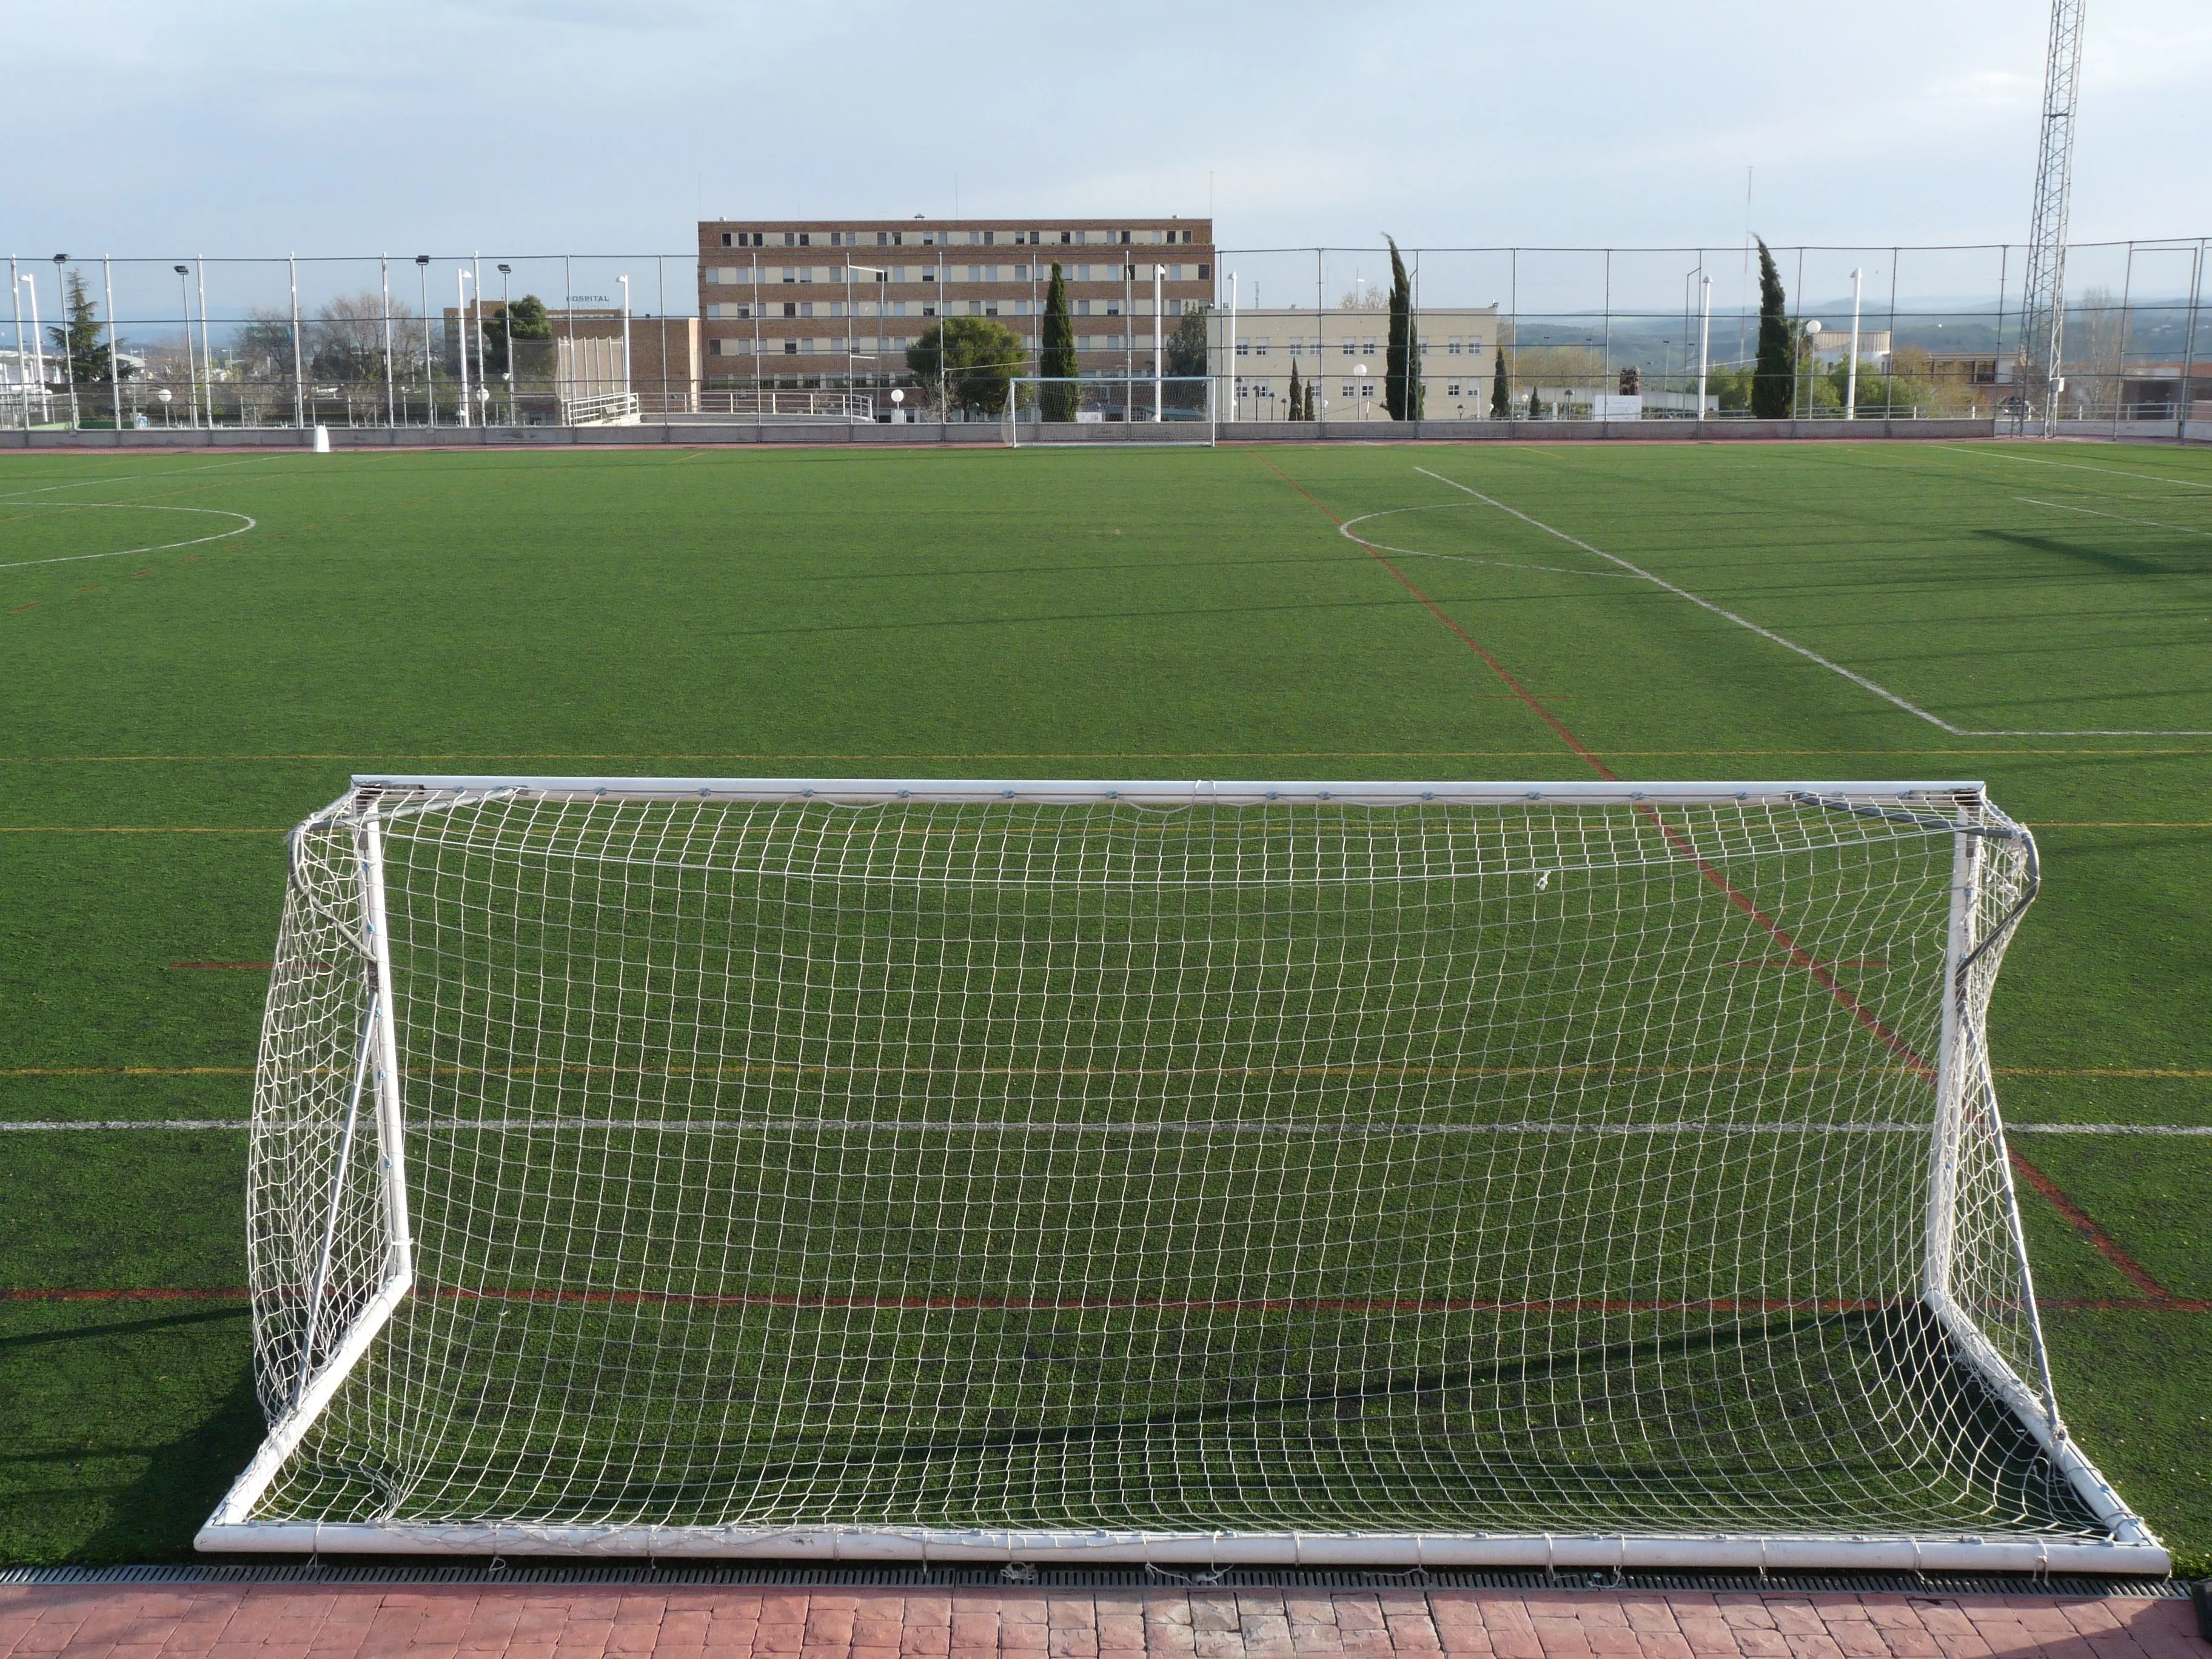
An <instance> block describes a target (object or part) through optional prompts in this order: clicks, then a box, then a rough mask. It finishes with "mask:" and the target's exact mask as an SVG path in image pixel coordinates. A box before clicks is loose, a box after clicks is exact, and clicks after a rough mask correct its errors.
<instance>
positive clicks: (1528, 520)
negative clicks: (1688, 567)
mask: <svg viewBox="0 0 2212 1659" xmlns="http://www.w3.org/2000/svg"><path fill="white" fill-rule="evenodd" d="M1413 471H1416V472H1419V473H1421V474H1423V475H1424V476H1425V477H1431V478H1434V479H1435V480H1436V481H1437V483H1440V484H1448V485H1449V486H1450V487H1451V488H1452V489H1457V490H1461V491H1463V492H1464V493H1466V494H1467V495H1472V496H1474V499H1475V500H1477V501H1480V502H1482V503H1483V504H1484V505H1485V506H1487V507H1496V508H1497V509H1498V511H1499V512H1501V513H1510V514H1511V515H1512V516H1513V517H1514V518H1516V519H1518V520H1521V522H1522V523H1523V524H1525V525H1529V526H1533V527H1534V528H1535V529H1538V530H1541V531H1542V532H1544V533H1545V534H1546V535H1547V536H1556V537H1558V538H1559V539H1560V540H1561V541H1563V542H1565V543H1566V544H1568V545H1569V546H1571V547H1579V548H1580V549H1582V550H1583V552H1585V553H1589V554H1592V555H1594V556H1596V557H1598V558H1601V559H1603V560H1605V561H1606V562H1607V563H1609V564H1616V565H1619V566H1620V568H1622V569H1623V570H1626V571H1627V572H1629V573H1630V574H1632V575H1637V576H1641V577H1642V578H1643V579H1644V580H1645V581H1647V582H1650V584H1651V585H1652V586H1654V587H1658V588H1663V589H1665V590H1666V591H1667V592H1669V593H1672V594H1674V596H1675V597H1676V598H1677V599H1687V600H1688V601H1689V602H1690V603H1691V604H1692V605H1696V606H1698V607H1699V609H1700V610H1704V611H1711V612H1712V613H1713V615H1715V616H1716V617H1723V618H1724V619H1726V620H1727V621H1729V622H1732V623H1735V625H1736V626H1737V627H1738V628H1742V629H1748V630H1749V631H1750V632H1752V633H1753V634H1756V635H1759V638H1761V639H1763V640H1770V641H1772V642H1773V643H1775V644H1776V645H1778V646H1780V647H1782V648H1783V649H1784V650H1785V651H1794V652H1796V653H1797V654H1798V655H1799V656H1801V657H1802V658H1804V659H1806V660H1807V661H1808V662H1814V663H1818V664H1819V665H1820V666H1821V667H1823V668H1825V669H1826V670H1827V671H1829V672H1830V673H1832V674H1839V675H1841V676H1842V677H1843V678H1845V679H1847V680H1849V681H1850V683H1851V684H1854V685H1856V686H1859V687H1861V688H1862V689H1863V690H1868V691H1871V692H1873V693H1874V695H1875V696H1877V697H1880V698H1881V700H1882V701H1883V702H1887V703H1890V704H1893V706H1895V707H1896V708H1901V709H1903V710H1904V711H1905V713H1906V714H1912V715H1915V716H1917V718H1919V719H1921V720H1926V721H1927V722H1928V724H1929V725H1930V726H1935V727H1936V729H1937V730H1939V731H1942V732H1948V733H1949V734H1950V735H1951V736H1952V737H1954V738H2212V727H2178V728H2161V727H2102V726H2099V727H2090V728H2087V729H2082V730H2067V731H2045V730H2038V729H2029V728H2024V727H2023V728H2018V729H2012V728H2002V727H1982V726H1954V725H1953V724H1952V723H1951V722H1950V721H1949V720H1945V719H1944V718H1943V717H1942V715H1940V714H1929V712H1928V711H1927V710H1926V709H1925V708H1922V707H1920V705H1919V704H1918V703H1916V702H1906V701H1905V699H1904V698H1903V697H1900V696H1898V695H1897V693H1896V692H1894V691H1892V690H1890V689H1889V688H1888V687H1887V686H1885V685H1881V684H1877V683H1876V682H1875V681H1873V680H1870V679H1869V678H1867V677H1866V676H1865V675H1863V674H1861V673H1857V672H1856V671H1853V670H1851V669H1849V668H1846V667H1844V665H1842V664H1841V663H1839V662H1834V661H1832V660H1830V659H1828V658H1826V657H1824V656H1822V655H1821V654H1820V653H1819V652H1817V651H1814V650H1813V649H1811V648H1810V647H1807V646H1802V645H1800V644H1798V643H1797V641H1795V640H1793V639H1789V638H1787V637H1785V636H1784V635H1780V634H1778V633H1776V632H1775V631H1774V630H1773V629H1771V628H1762V627H1760V626H1759V624H1758V623H1755V622H1753V621H1752V620H1751V619H1750V618H1749V617H1740V616H1738V615H1737V614H1736V613H1735V611H1730V610H1728V609H1726V608H1725V607H1723V606H1721V605H1715V604H1714V603H1713V602H1712V601H1711V599H1705V598H1703V597H1702V596H1700V595H1699V594H1696V593H1692V592H1690V590H1689V589H1688V588H1686V587H1679V586H1676V585H1675V584H1674V583H1673V582H1670V581H1668V580H1666V579H1665V578H1664V577H1662V576H1655V575H1653V574H1651V572H1650V571H1649V570H1646V569H1644V567H1643V566H1641V565H1638V564H1632V563H1631V562H1629V561H1627V560H1626V559H1624V558H1622V557H1621V556H1620V555H1619V554H1617V553H1608V552H1607V551H1606V550H1604V549H1603V548H1601V547H1595V546H1592V545H1591V544H1589V543H1588V542H1586V541H1584V540H1583V538H1581V537H1579V536H1571V535H1569V534H1568V533H1567V532H1565V531H1564V530H1561V529H1559V527H1558V526H1555V525H1548V524H1546V523H1545V522H1544V521H1543V520H1541V519H1537V518H1532V517H1530V516H1529V515H1528V513H1523V512H1522V510H1521V509H1520V508H1519V507H1508V506H1507V505H1506V504H1505V503H1504V501H1499V500H1498V498H1497V497H1496V496H1494V495H1484V494H1483V493H1482V491H1480V489H1475V488H1474V486H1473V485H1471V484H1463V483H1460V482H1459V480H1458V479H1456V478H1447V477H1444V475H1443V473H1441V472H1431V471H1429V469H1428V468H1427V467H1425V466H1417V467H1415V468H1414V469H1413ZM1343 533H1344V534H1345V535H1346V537H1348V538H1350V539H1352V541H1355V542H1359V543H1360V544H1361V545H1363V546H1364V545H1366V542H1365V541H1364V538H1361V537H1358V536H1354V535H1352V526H1351V525H1349V524H1347V525H1346V526H1344V532H1343ZM1590 574H1597V573H1596V572H1594V571H1593V572H1591V573H1590Z"/></svg>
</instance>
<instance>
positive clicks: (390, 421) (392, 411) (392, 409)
mask: <svg viewBox="0 0 2212 1659" xmlns="http://www.w3.org/2000/svg"><path fill="white" fill-rule="evenodd" d="M376 283H377V287H378V288H379V289H380V290H381V291H382V293H383V295H384V423H385V425H386V426H398V424H399V411H398V407H397V406H396V404H394V401H393V398H392V256H391V255H390V254H388V253H380V254H378V255H377V256H376Z"/></svg>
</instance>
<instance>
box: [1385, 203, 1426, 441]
mask: <svg viewBox="0 0 2212 1659" xmlns="http://www.w3.org/2000/svg"><path fill="white" fill-rule="evenodd" d="M1383 240H1384V241H1386V242H1388V243H1389V244H1390V349H1389V353H1388V354H1387V355H1386V356H1384V358H1383V405H1384V407H1385V408H1386V409H1388V410H1389V415H1390V418H1391V419H1392V420H1394V421H1418V420H1419V419H1420V418H1421V342H1420V336H1419V329H1418V326H1417V325H1416V324H1415V323H1414V320H1413V282H1412V279H1410V278H1409V277H1408V276H1407V275H1406V262H1405V261H1404V260H1403V259H1401V258H1399V257H1398V242H1397V239H1396V238H1395V237H1392V236H1385V237H1384V238H1383Z"/></svg>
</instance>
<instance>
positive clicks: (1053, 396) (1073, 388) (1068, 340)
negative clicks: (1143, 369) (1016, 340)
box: [1037, 260, 1082, 421]
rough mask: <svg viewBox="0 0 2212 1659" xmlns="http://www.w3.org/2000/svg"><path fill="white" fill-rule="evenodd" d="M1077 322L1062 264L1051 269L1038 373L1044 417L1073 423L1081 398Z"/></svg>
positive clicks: (1055, 264) (1045, 301)
mask: <svg viewBox="0 0 2212 1659" xmlns="http://www.w3.org/2000/svg"><path fill="white" fill-rule="evenodd" d="M1037 373H1038V374H1042V376H1044V380H1045V386H1044V418H1045V419H1046V420H1048V421H1072V420H1073V419H1074V418H1075V411H1076V408H1077V405H1078V404H1079V403H1080V401H1081V398H1082V390H1081V388H1080V387H1079V386H1077V385H1076V383H1075V381H1076V376H1077V374H1078V373H1079V370H1078V368H1077V367H1076V362H1075V319H1074V318H1073V315H1072V314H1071V313H1069V310H1068V305H1067V278H1066V275H1065V274H1064V273H1063V272H1062V271H1061V270H1060V262H1059V261H1058V260H1054V262H1053V267H1052V285H1051V286H1050V287H1048V289H1045V291H1044V339H1043V349H1042V353H1041V354H1040V356H1039V361H1038V363H1037Z"/></svg>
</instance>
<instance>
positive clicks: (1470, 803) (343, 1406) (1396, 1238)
mask: <svg viewBox="0 0 2212 1659" xmlns="http://www.w3.org/2000/svg"><path fill="white" fill-rule="evenodd" d="M2035 885H2036V858H2035V848H2034V843H2033V841H2032V840H2031V839H2030V837H2029V836H2028V835H2027V832H2026V830H2024V829H2022V828H2021V826H2019V825H2018V824H2016V823H2013V822H2012V821H2011V820H2009V819H2008V818H2007V817H2005V816H2004V814H2003V813H2002V812H2001V811H1998V810H1997V809H1996V807H1995V806H1994V805H1991V804H1990V802H1989V800H1988V799H1986V798H1985V796H1984V793H1983V791H1982V788H1981V787H1980V786H1979V785H1978V784H1973V783H1894V784H1890V783H1885V784H1820V783H1806V784H1776V783H1744V784H1663V785H1662V784H1644V785H1636V784H1612V783H1605V784H1555V783H1527V784H1520V783H1515V784H1495V785H1491V784H1427V785H1419V784H1355V783H1336V784H1314V783H1303V784H1301V783H1284V784H1255V783H1218V784H1191V783H1121V784H1106V783H1064V784H1063V783H1036V782H924V781H907V782H853V781H811V782H809V781H774V780H771V781H757V780H750V781H749V780H734V781H732V780H711V779H699V780H693V779H681V780H637V779H627V780H625V779H605V780H592V779H564V778H547V779H521V778H445V777H434V778H416V777H387V778H362V779H359V780H356V787H355V788H354V789H352V790H351V791H350V792H349V793H348V794H347V795H346V796H345V797H344V798H343V799H340V800H338V801H337V802H335V803H334V804H333V805H331V806H330V807H328V808H327V809H325V811H321V812H319V813H318V814H316V815H315V816H314V817H313V818H311V819H309V820H308V821H307V823H304V824H302V825H301V827H300V828H299V829H298V830H296V831H295V834H294V836H293V837H292V841H291V854H290V880H289V896H288V899H287V902H286V907H285V914H284V921H283V931H282V933H281V936H280V939H279V942H278V945H277V949H276V969H275V973H274V975H273V977H272V980H271V983H270V995H269V1002H268V1011H267V1017H266V1021H265V1024H264V1032H263V1037H262V1047H261V1056H260V1063H259V1069H258V1077H257V1079H256V1085H255V1099H254V1112H253V1126H252V1151H251V1156H250V1186H249V1190H248V1216H249V1239H248V1244H249V1256H250V1261H251V1272H252V1291H253V1315H254V1334H255V1352H256V1358H257V1366H256V1374H257V1376H258V1383H259V1388H260V1391H261V1398H262V1403H263V1405H264V1409H265V1410H266V1412H267V1414H268V1419H269V1424H270V1427H269V1433H268V1437H267V1440H266V1442H265V1443H264V1445H263V1447H262V1448H261V1449H260V1451H259V1453H258V1455H256V1457H255V1458H254V1460H253V1462H252V1465H251V1466H250V1467H249V1468H247V1469H246V1472H245V1473H244V1474H242V1475H241V1476H240V1479H239V1480H238V1481H237V1483H236V1484H235V1485H234V1486H233V1488H232V1489H231V1491H230V1492H229V1494H228V1496H227V1497H226V1498H224V1499H223V1502H222V1505H221V1507H220V1508H219V1509H218V1510H217V1511H216V1514H215V1516H213V1518H212V1519H211V1520H210V1522H209V1523H208V1524H207V1526H206V1527H205V1528H204V1529H203V1530H202V1532H201V1533H200V1534H199V1539H198V1542H199V1545H200V1547H202V1548H203V1549H208V1550H217V1551H232V1550H277V1551H308V1550H316V1551H322V1552H340V1551H360V1552H386V1551H410V1552H468V1553H490V1552H494V1551H497V1552H501V1553H509V1554H513V1553H523V1552H544V1553H648V1552H649V1553H653V1554H654V1555H657V1556H664V1557H665V1556H677V1555H755V1556H769V1557H809V1556H811V1557H836V1558H843V1559H880V1558H908V1559H925V1558H926V1559H1016V1560H1036V1559H1054V1558H1060V1559H1103V1560H1116V1559H1118V1560H1151V1561H1157V1562H1162V1563H1171V1562H1185V1563H1190V1562H1196V1563H1213V1564H1226V1563H1235V1562H1255V1563H1256V1562H1284V1563H1288V1562H1303V1563H1307V1564H1319V1563H1347V1564H1348V1563H1367V1564H1376V1565H1414V1564H1425V1565H1431V1566H1443V1565H1518V1566H1536V1567H1542V1566H1545V1565H1554V1566H1559V1567H1609V1566H1624V1567H1656V1566H1670V1565H1671V1566H1707V1567H1759V1566H1771V1567H1778V1568H1779V1567H1851V1566H1862V1567H1892V1568H1909V1567H1912V1566H1916V1565H1917V1566H1920V1567H1926V1568H1955V1569H1984V1570H1999V1569H2008V1568H2009V1569H2027V1568H2033V1567H2039V1566H2041V1567H2047V1568H2050V1569H2051V1570H2081V1571H2142V1572H2163V1571H2166V1566H2167V1560H2166V1552H2165V1550H2164V1549H2163V1548H2162V1547H2160V1544H2159V1543H2158V1541H2157V1540H2156V1539H2155V1538H2154V1537H2153V1536H2152V1534H2150V1532H2149V1531H2148V1529H2147V1528H2146V1527H2145V1526H2144V1524H2143V1523H2142V1521H2141V1520H2140V1519H2138V1518H2137V1517H2136V1516H2135V1515H2134V1514H2133V1513H2132V1512H2131V1511H2130V1510H2129V1509H2128V1507H2127V1506H2126V1504H2124V1502H2123V1501H2122V1500H2121V1499H2120V1498H2119V1497H2118V1494H2117V1493H2115V1492H2113V1490H2112V1487H2111V1486H2108V1485H2107V1484H2106V1482H2105V1480H2103V1479H2102V1477H2100V1475H2099V1474H2098V1472H2097V1471H2096V1469H2095V1468H2093V1467H2092V1466H2091V1464H2090V1463H2089V1462H2088V1461H2087V1459H2086V1458H2085V1457H2084V1456H2083V1455H2082V1454H2081V1451H2080V1449H2078V1448H2077V1447H2076V1446H2075V1443H2074V1442H2073V1441H2072V1440H2071V1439H2070V1438H2069V1437H2068V1436H2067V1434H2066V1431H2065V1430H2064V1428H2063V1425H2062V1420H2061V1419H2060V1417H2059V1414H2058V1408H2057V1401H2056V1398H2055V1395H2054V1392H2053V1389H2052V1387H2051V1373H2050V1369H2049V1366H2048V1364H2047V1363H2046V1360H2045V1351H2044V1343H2043V1338H2042V1334H2041V1329H2040V1327H2039V1322H2038V1318H2037V1313H2036V1304H2035V1298H2034V1294H2033V1288H2032V1282H2031V1277H2030V1273H2029V1267H2028V1261H2027V1254H2026V1249H2025V1246H2024V1244H2023V1242H2022V1237H2021V1225H2020V1218H2019V1212H2018V1209H2017V1206H2016V1204H2015V1196H2014V1191H2013V1186H2012V1182H2011V1176H2010V1174H2009V1170H2008V1162H2007V1154H2006V1150H2005V1142H2004V1135H2003V1132H2002V1127H2001V1125H2000V1123H1999V1120H1998V1116H1997V1103H1996V1097H1995V1093H1994V1091H1993V1088H1992V1085H1991V1073H1990V1061H1989V1056H1988V1053H1987V1048H1986V1031H1985V1024H1984V1016H1985V1014H1986V1012H1987V1009H1988V1006H1989V1000H1990V990H1991V987H1992V985H1993V983H1994V981H1995V978H1996V972H1997V966H1998V962H1999V958H2000V957H2001V956H2002V952H2003V950H2004V947H2005V944H2006V941H2007V940H2008V938H2009V937H2010V936H2011V933H2012V932H2013V930H2014V928H2015V924H2016V923H2017V921H2018V920H2019V918H2020V916H2021V913H2022V912H2023V911H2024V910H2025V909H2026V908H2027V904H2028V902H2029V901H2030V900H2031V898H2032V897H2033V894H2034V890H2035Z"/></svg>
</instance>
